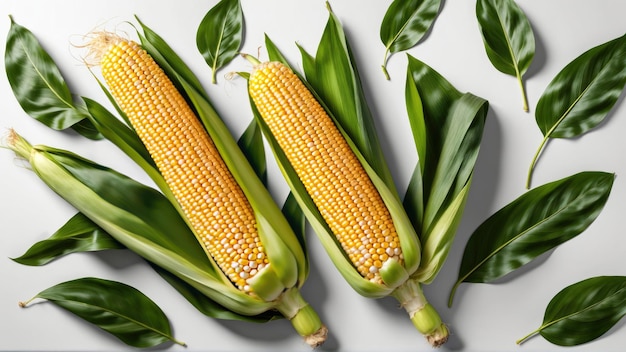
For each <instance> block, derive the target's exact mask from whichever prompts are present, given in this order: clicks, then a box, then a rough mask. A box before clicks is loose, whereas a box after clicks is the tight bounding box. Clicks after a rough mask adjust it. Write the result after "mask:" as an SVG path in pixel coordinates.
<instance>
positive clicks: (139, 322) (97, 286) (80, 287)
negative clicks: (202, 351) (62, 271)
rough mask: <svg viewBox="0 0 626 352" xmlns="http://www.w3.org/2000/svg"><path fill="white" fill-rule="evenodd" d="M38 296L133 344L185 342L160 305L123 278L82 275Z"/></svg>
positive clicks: (136, 345)
mask: <svg viewBox="0 0 626 352" xmlns="http://www.w3.org/2000/svg"><path fill="white" fill-rule="evenodd" d="M121 297H123V299H120V298H121ZM35 298H41V299H45V300H48V301H49V302H51V303H54V304H56V305H57V306H59V307H61V308H63V309H66V310H68V311H69V312H71V313H73V314H75V315H77V316H78V317H80V318H82V319H84V320H86V321H87V322H89V323H92V324H94V325H96V326H98V327H99V328H101V329H102V330H104V331H106V332H108V333H110V334H112V335H113V336H115V337H117V338H118V339H120V340H121V341H122V342H124V343H125V344H127V345H129V346H133V347H153V346H157V345H160V344H162V343H164V342H168V341H172V342H175V343H177V344H179V345H183V346H185V343H184V342H181V341H177V340H176V339H174V337H173V336H172V331H171V327H170V323H169V320H168V319H167V316H166V315H165V313H163V311H162V310H161V308H159V306H157V305H156V304H155V303H154V302H153V301H152V300H150V299H149V298H148V297H146V296H145V295H144V294H143V293H141V292H140V291H138V290H137V289H135V288H133V287H130V286H128V285H126V284H123V283H120V282H115V281H109V280H102V279H97V278H82V279H77V280H73V281H67V282H63V283H60V284H58V285H55V286H52V287H50V288H48V289H46V290H43V291H41V292H39V293H38V294H37V296H35ZM33 299H34V298H33Z"/></svg>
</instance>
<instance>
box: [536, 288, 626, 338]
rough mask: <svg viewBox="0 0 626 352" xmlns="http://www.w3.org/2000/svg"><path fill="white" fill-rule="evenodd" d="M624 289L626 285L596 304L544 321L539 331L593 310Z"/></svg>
mask: <svg viewBox="0 0 626 352" xmlns="http://www.w3.org/2000/svg"><path fill="white" fill-rule="evenodd" d="M624 290H626V287H623V288H621V289H619V290H617V291H615V292H614V293H613V294H611V295H609V296H607V297H605V298H604V299H601V300H599V301H598V302H595V303H594V304H591V305H589V306H587V307H585V308H584V309H581V310H578V311H576V312H573V313H571V314H567V315H565V316H563V317H561V318H558V319H555V320H552V321H550V322H548V323H545V322H544V323H543V324H542V325H541V327H540V328H539V329H538V331H542V330H545V329H547V328H549V327H550V326H552V325H554V324H557V323H559V322H561V321H563V320H566V319H569V318H571V317H573V316H576V315H578V314H582V313H584V312H586V311H589V310H591V309H592V308H594V307H596V306H598V305H600V304H601V303H604V302H606V301H607V300H609V299H610V298H612V297H614V296H616V295H618V294H619V293H620V292H622V291H624Z"/></svg>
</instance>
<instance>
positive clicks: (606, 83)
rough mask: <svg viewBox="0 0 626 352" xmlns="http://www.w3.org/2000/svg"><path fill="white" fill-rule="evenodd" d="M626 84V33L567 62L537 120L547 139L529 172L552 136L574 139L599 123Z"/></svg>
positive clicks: (543, 98)
mask: <svg viewBox="0 0 626 352" xmlns="http://www.w3.org/2000/svg"><path fill="white" fill-rule="evenodd" d="M624 85H626V35H624V36H622V37H620V38H617V39H613V40H611V41H609V42H607V43H604V44H602V45H599V46H596V47H594V48H592V49H590V50H588V51H586V52H585V53H583V54H582V55H580V56H578V57H577V58H576V59H574V60H573V61H572V62H570V63H569V64H567V65H566V66H565V67H564V68H563V70H561V71H560V72H559V73H558V74H557V75H556V76H555V77H554V79H553V80H552V81H551V82H550V84H548V87H547V88H546V90H545V91H544V92H543V94H542V96H541V98H540V99H539V102H538V103H537V111H536V112H535V119H536V121H537V126H539V129H540V130H541V133H543V136H544V138H543V141H542V142H541V145H540V146H539V148H538V150H537V153H536V154H535V156H534V158H533V160H532V162H531V165H530V169H529V171H528V180H527V187H530V179H531V176H532V172H533V169H534V167H535V163H536V162H537V159H538V157H539V155H540V153H541V151H542V150H543V148H544V146H545V144H546V142H547V141H548V140H549V139H550V138H573V137H577V136H580V135H581V134H583V133H586V132H588V131H590V130H591V129H593V128H594V127H596V126H598V125H599V124H600V123H601V122H602V121H603V120H604V119H605V118H606V116H607V115H608V113H609V111H610V110H611V109H612V107H613V106H614V105H615V103H616V102H617V100H618V99H619V97H620V95H621V94H622V92H623V90H624Z"/></svg>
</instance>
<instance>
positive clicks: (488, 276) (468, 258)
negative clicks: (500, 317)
mask: <svg viewBox="0 0 626 352" xmlns="http://www.w3.org/2000/svg"><path fill="white" fill-rule="evenodd" d="M614 178H615V177H614V175H613V174H610V173H605V172H581V173H578V174H576V175H573V176H569V177H566V178H564V179H561V180H558V181H554V182H551V183H548V184H545V185H543V186H539V187H537V188H534V189H532V190H530V191H527V192H526V193H524V194H523V195H522V196H520V197H519V198H517V199H516V200H514V201H513V202H511V203H509V204H508V205H507V206H505V207H504V208H502V209H500V210H499V211H497V212H496V213H495V214H493V215H492V216H491V217H489V218H488V219H487V220H485V221H484V222H483V223H482V224H481V225H480V226H479V227H478V228H477V229H476V230H475V231H474V233H473V234H472V236H471V237H470V239H469V240H468V242H467V245H466V246H465V251H464V253H463V259H462V260H461V267H460V269H459V278H458V280H457V282H456V284H455V286H454V288H453V290H452V293H451V295H450V303H451V302H452V298H453V295H454V291H455V289H456V287H458V285H459V284H461V283H462V282H478V283H483V282H490V281H493V280H496V279H498V278H500V277H502V276H504V275H506V274H508V273H510V272H512V271H514V270H516V269H517V268H519V267H521V266H522V265H524V264H526V263H528V262H530V261H531V260H533V259H535V258H536V257H537V256H539V255H540V254H542V253H545V252H547V251H549V250H551V249H553V248H555V247H557V246H558V245H560V244H562V243H563V242H566V241H568V240H570V239H572V238H574V237H575V236H577V235H579V234H580V233H582V232H583V231H584V230H585V229H586V228H587V227H588V226H589V225H590V224H591V223H592V222H593V221H594V220H595V219H596V218H597V216H598V215H599V214H600V212H601V210H602V208H603V207H604V204H605V203H606V201H607V199H608V197H609V194H610V192H611V188H612V186H613V180H614Z"/></svg>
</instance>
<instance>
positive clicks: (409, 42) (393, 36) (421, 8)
mask: <svg viewBox="0 0 626 352" xmlns="http://www.w3.org/2000/svg"><path fill="white" fill-rule="evenodd" d="M440 8H441V0H395V1H394V2H392V3H391V5H389V8H388V9H387V12H386V13H385V17H384V18H383V21H382V23H381V25H380V40H381V41H382V42H383V44H384V45H385V58H384V60H383V65H382V68H383V72H384V74H385V77H386V78H387V79H389V73H388V72H387V60H388V59H389V57H390V55H391V54H393V53H397V52H400V51H403V50H408V49H410V48H412V47H413V46H415V45H417V43H419V41H420V40H421V39H422V38H423V37H424V35H425V34H426V32H428V30H429V28H430V27H431V26H432V24H433V22H434V21H435V18H436V17H437V14H438V13H439V9H440Z"/></svg>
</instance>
